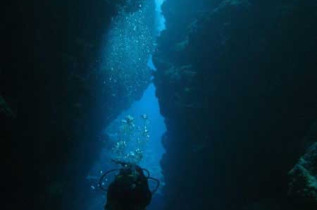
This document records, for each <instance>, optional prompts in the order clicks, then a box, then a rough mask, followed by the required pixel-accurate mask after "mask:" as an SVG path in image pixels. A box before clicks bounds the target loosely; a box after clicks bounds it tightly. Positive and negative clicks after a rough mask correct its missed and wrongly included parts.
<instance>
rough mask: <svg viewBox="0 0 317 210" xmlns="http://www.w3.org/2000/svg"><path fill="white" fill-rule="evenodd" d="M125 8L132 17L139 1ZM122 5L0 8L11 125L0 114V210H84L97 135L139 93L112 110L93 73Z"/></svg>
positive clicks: (1, 80)
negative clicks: (1, 199) (1, 200)
mask: <svg viewBox="0 0 317 210" xmlns="http://www.w3.org/2000/svg"><path fill="white" fill-rule="evenodd" d="M129 2H130V3H129V5H128V6H126V7H125V10H126V11H128V12H134V11H136V10H137V9H138V6H139V2H140V1H129ZM133 2H134V3H135V4H132V3H133ZM125 4H126V1H125V0H117V1H113V0H112V1H105V0H95V1H86V0H80V1H75V0H66V1H64V0H57V1H40V0H34V1H27V2H26V1H20V0H13V1H9V2H6V3H4V5H3V7H2V8H1V10H2V12H1V18H2V20H3V23H2V27H1V35H0V36H1V37H0V38H1V39H0V40H1V49H2V55H3V56H2V58H1V59H2V60H1V66H0V91H1V93H0V94H1V96H2V97H3V98H4V99H5V101H6V104H7V105H9V106H10V107H11V109H12V110H13V111H14V112H15V114H16V118H15V119H10V118H8V117H6V116H5V115H3V114H4V113H5V112H1V113H0V140H1V142H5V143H6V144H5V145H3V146H2V147H1V150H2V154H3V153H6V154H5V158H4V163H3V165H2V173H1V180H2V184H1V189H2V190H1V194H2V195H5V202H4V203H2V204H1V206H2V207H1V209H34V210H36V209H87V208H85V201H87V200H89V198H88V197H87V195H88V194H89V193H88V192H86V191H89V186H87V184H88V183H86V182H85V177H86V175H87V173H88V171H89V169H90V167H91V166H92V162H93V161H94V160H95V159H96V158H97V157H98V148H100V144H101V143H100V141H98V140H99V138H100V136H99V133H100V131H101V128H103V126H105V125H106V124H107V123H109V122H110V121H111V120H112V119H113V118H115V116H116V115H117V114H118V113H120V112H121V111H122V110H123V109H124V108H125V107H127V106H128V105H129V104H128V103H125V102H131V99H130V98H131V97H134V98H135V97H139V95H140V92H142V90H141V89H140V90H138V91H136V92H138V93H136V94H135V95H134V96H129V99H127V98H126V96H125V95H123V96H122V98H121V102H122V103H121V104H120V106H119V105H118V104H116V106H114V104H113V103H112V101H110V100H108V99H109V98H108V97H110V96H109V95H107V93H105V92H104V91H102V90H104V89H107V87H105V86H104V84H103V81H104V77H101V76H100V72H99V71H98V69H99V65H100V61H99V60H98V57H99V56H100V52H101V49H100V47H101V46H102V45H103V44H104V38H105V33H106V31H107V30H108V27H109V25H110V21H111V18H112V17H114V16H115V15H116V14H117V12H118V8H119V7H120V6H122V5H125ZM136 5H137V6H136ZM101 78H102V80H101ZM1 101H2V100H1ZM2 104H4V103H2V102H1V110H2V107H3V106H2ZM6 113H8V112H6ZM85 189H86V191H85ZM65 201H66V202H65ZM79 207H80V208H79Z"/></svg>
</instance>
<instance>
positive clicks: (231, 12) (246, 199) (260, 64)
mask: <svg viewBox="0 0 317 210" xmlns="http://www.w3.org/2000/svg"><path fill="white" fill-rule="evenodd" d="M316 6H317V5H316V3H315V1H311V0H307V1H292V2H286V1H276V0H275V1H273V0H269V1H260V0H256V1H243V0H241V1H236V0H235V1H230V0H226V1H220V0H219V1H205V0H197V1H190V0H182V1H178V0H168V1H166V2H165V4H164V6H163V12H164V16H165V18H166V28H167V30H166V31H164V32H163V33H162V36H161V37H160V38H159V41H158V49H157V51H156V53H155V55H154V57H153V60H154V63H155V65H156V67H157V69H158V70H157V72H155V78H154V82H155V85H156V87H157V96H158V98H159V103H160V106H161V112H162V114H163V115H164V117H165V119H166V123H167V133H166V134H165V136H164V138H163V143H164V146H165V148H166V154H165V155H164V157H163V160H162V163H161V164H162V167H163V173H164V176H165V179H166V186H165V189H164V193H165V195H166V201H167V205H166V209H167V210H169V209H173V210H175V209H200V210H204V209H206V210H209V209H213V210H231V209H232V210H245V209H261V208H262V209H285V210H286V209H287V210H290V209H299V208H296V207H294V206H292V205H291V203H290V202H289V198H288V172H289V170H290V169H291V168H292V167H293V166H294V165H295V163H296V161H297V160H298V158H299V157H300V156H301V154H302V153H303V152H304V151H305V149H306V148H305V147H304V146H303V142H302V140H301V139H303V136H304V135H305V133H306V132H307V130H308V129H309V127H310V125H311V124H312V122H313V121H314V120H315V119H316V118H317V97H316V91H315V90H316V89H317V82H316V81H317V74H316V71H315V69H316V68H317V63H316V59H315V55H316V54H317V40H316V37H317V30H316V29H317V25H316V21H315V20H316V19H317V12H316V11H317V10H316V9H317V8H316ZM184 201H187V202H184Z"/></svg>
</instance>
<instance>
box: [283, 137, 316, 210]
mask: <svg viewBox="0 0 317 210" xmlns="http://www.w3.org/2000/svg"><path fill="white" fill-rule="evenodd" d="M316 138H317V136H315V139H316ZM289 176H290V183H289V196H290V197H291V198H292V203H293V205H296V206H297V207H298V208H299V209H303V210H305V209H307V210H309V209H316V208H317V142H315V143H314V144H313V145H312V146H311V147H310V148H309V149H308V150H307V152H306V153H305V154H304V155H303V156H302V157H301V158H300V159H299V161H298V163H297V164H296V165H295V166H294V168H293V169H292V170H291V171H290V172H289Z"/></svg>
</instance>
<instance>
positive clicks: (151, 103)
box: [87, 0, 166, 210]
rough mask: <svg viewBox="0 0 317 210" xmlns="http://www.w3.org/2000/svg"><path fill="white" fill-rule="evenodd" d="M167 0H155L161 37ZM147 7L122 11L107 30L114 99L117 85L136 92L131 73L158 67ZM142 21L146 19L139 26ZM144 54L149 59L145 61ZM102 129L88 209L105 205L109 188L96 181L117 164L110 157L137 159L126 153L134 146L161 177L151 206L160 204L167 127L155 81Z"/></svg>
mask: <svg viewBox="0 0 317 210" xmlns="http://www.w3.org/2000/svg"><path fill="white" fill-rule="evenodd" d="M163 2H164V0H155V3H156V8H155V11H154V12H155V18H156V20H155V23H156V26H155V31H156V36H159V34H160V32H161V31H162V30H164V29H165V19H164V17H163V16H162V14H161V5H162V3H163ZM143 12H145V11H142V10H141V11H139V12H136V13H135V14H131V15H127V17H124V16H121V17H120V16H119V17H118V19H117V20H115V21H114V23H113V28H112V30H110V33H109V34H108V35H107V40H108V41H106V44H107V46H106V50H105V52H104V56H103V57H104V59H105V60H104V62H103V65H104V67H107V68H105V69H111V71H110V72H108V74H109V73H110V74H111V75H112V76H111V81H107V83H108V84H107V85H109V84H110V86H111V87H112V88H113V96H114V97H113V100H115V99H116V94H117V92H116V91H117V86H118V85H119V84H120V85H123V86H126V87H127V90H128V92H131V93H133V91H134V89H135V87H134V86H133V85H131V84H135V85H137V83H138V79H139V78H136V77H134V76H133V75H137V74H138V75H140V72H139V73H138V71H140V69H142V72H144V69H147V71H155V70H156V68H155V66H154V64H153V62H152V56H151V53H152V51H151V47H152V46H150V45H152V44H153V45H154V41H153V42H152V43H151V40H154V39H153V37H150V36H151V35H150V33H148V31H149V29H148V28H147V26H146V24H145V22H144V21H145V17H144V14H143ZM140 23H142V24H141V25H140ZM136 42H138V43H137V44H138V45H136ZM147 45H149V46H147ZM146 53H148V54H146ZM146 56H147V62H144V59H145V58H146ZM140 67H141V68H140ZM102 68H103V67H102ZM108 71H109V70H108ZM142 74H144V73H142ZM131 75H132V76H131ZM125 78H132V79H134V80H135V82H133V81H132V80H131V81H126V79H125ZM144 116H146V119H144ZM127 119H131V120H132V121H131V124H128V123H127V121H126V120H127ZM144 131H146V136H145V135H143V134H144ZM103 132H104V134H105V135H107V136H108V137H109V139H108V140H106V141H105V145H104V148H102V152H101V154H100V159H99V160H98V161H97V162H96V163H95V165H94V166H93V167H92V170H91V172H90V173H89V175H88V176H87V179H89V181H90V182H91V186H90V188H91V191H92V192H94V193H95V196H94V197H95V199H93V200H92V201H91V203H92V204H91V205H90V206H91V208H90V209H91V210H97V209H102V208H103V205H104V203H105V202H106V196H105V195H106V193H103V192H100V190H99V189H98V184H97V182H98V178H99V177H100V176H101V175H102V174H103V173H104V172H105V171H107V170H111V169H112V168H118V166H116V165H115V164H113V163H112V161H111V159H120V160H123V161H130V160H134V159H133V157H135V156H132V159H131V158H130V159H129V158H126V157H127V156H128V155H130V154H132V155H135V154H136V151H141V152H140V153H141V154H142V156H140V157H142V159H141V160H140V161H139V160H136V161H135V162H136V163H137V164H138V165H140V166H141V167H143V168H146V169H148V170H149V171H150V173H151V176H152V177H154V178H157V179H159V180H160V183H161V185H160V188H159V190H158V191H157V192H156V194H154V196H153V198H152V203H151V205H150V206H149V207H148V209H149V210H154V209H159V208H160V207H159V206H160V205H162V203H163V200H162V198H161V197H162V191H161V189H162V187H163V186H164V177H163V174H162V170H161V166H160V160H161V158H162V156H163V154H164V152H165V150H164V148H163V146H162V142H161V138H162V135H163V134H164V133H165V132H166V127H165V123H164V118H163V117H162V116H161V114H160V108H159V103H158V100H157V98H156V96H155V86H154V84H153V83H150V84H149V86H148V87H147V89H146V90H145V92H144V93H143V96H142V98H141V99H140V100H139V101H135V102H134V103H133V104H132V105H131V107H130V108H128V109H127V110H125V111H124V112H123V113H121V114H120V115H119V116H118V117H117V118H116V119H115V120H114V121H113V122H112V123H111V124H110V125H109V126H108V127H107V128H105V129H104V131H103ZM122 139H124V140H122ZM140 139H141V141H140ZM122 142H123V143H124V144H127V146H123V147H122V146H121V147H120V146H119V147H118V144H119V145H120V144H121V143H122ZM140 142H141V143H140ZM118 148H120V149H118ZM122 148H123V149H122ZM138 157H139V156H138ZM112 180H113V174H112V175H110V176H109V177H107V179H106V180H105V182H104V183H103V184H104V187H105V188H107V186H108V185H109V184H110V183H111V181H112ZM154 187H155V186H154V183H151V182H150V188H152V189H153V188H154Z"/></svg>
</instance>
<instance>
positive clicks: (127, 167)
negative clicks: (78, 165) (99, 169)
mask: <svg viewBox="0 0 317 210" xmlns="http://www.w3.org/2000/svg"><path fill="white" fill-rule="evenodd" d="M112 161H113V162H114V163H116V164H119V165H120V166H121V168H120V169H112V170H110V171H107V172H106V173H104V174H103V175H102V176H101V177H100V180H99V186H100V188H101V189H102V190H104V191H107V203H106V205H105V210H145V209H146V207H147V206H148V205H149V204H150V202H151V199H152V195H153V194H154V193H155V192H156V191H157V190H158V188H159V185H160V182H159V180H157V179H155V178H152V177H150V172H149V171H148V170H146V169H143V168H141V167H140V166H138V165H136V164H133V163H126V162H122V161H116V160H112ZM116 171H119V173H118V174H117V175H116V176H115V179H114V181H113V182H112V183H111V184H110V185H109V187H108V189H105V188H104V187H103V180H104V178H105V177H106V176H107V175H109V174H110V173H113V172H116ZM144 172H145V174H144ZM148 180H152V181H155V182H156V187H155V189H154V190H153V191H152V192H151V191H150V189H149V184H148Z"/></svg>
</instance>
